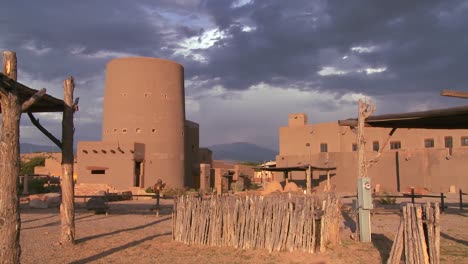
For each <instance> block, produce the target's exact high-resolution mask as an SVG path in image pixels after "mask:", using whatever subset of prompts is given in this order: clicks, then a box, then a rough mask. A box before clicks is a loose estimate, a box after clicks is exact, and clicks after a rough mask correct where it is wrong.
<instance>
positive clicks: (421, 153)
mask: <svg viewBox="0 0 468 264" xmlns="http://www.w3.org/2000/svg"><path fill="white" fill-rule="evenodd" d="M390 130H391V129H390V128H372V127H366V128H365V139H366V141H367V144H366V156H367V159H368V160H369V159H372V158H374V157H375V156H376V155H377V152H378V151H379V149H380V148H381V147H383V145H384V143H385V141H386V140H387V137H388V134H389V132H390ZM279 147H280V149H279V155H278V156H277V157H276V163H277V167H293V166H299V165H305V164H309V163H310V164H311V165H312V166H317V167H330V168H331V167H336V170H335V171H334V173H333V174H332V175H331V183H332V185H334V186H335V187H336V190H337V191H345V192H355V191H356V190H355V189H356V179H357V164H358V156H357V142H356V132H355V130H354V129H353V128H351V127H349V126H347V127H346V126H345V127H340V126H339V125H338V123H337V122H331V123H321V124H308V122H307V115H306V114H304V113H298V114H290V115H289V122H288V126H285V127H281V128H280V129H279ZM467 161H468V130H466V129H459V130H458V129H457V130H454V129H453V130H449V129H446V130H444V129H405V128H399V129H397V130H396V132H395V133H394V134H393V136H392V137H391V138H390V140H389V142H388V144H387V145H386V146H385V147H384V149H383V152H382V155H381V157H380V159H379V161H378V162H377V163H375V165H373V166H372V167H371V168H370V170H369V176H370V177H371V179H372V185H373V187H374V189H377V190H379V189H380V191H387V192H397V191H398V192H400V191H401V192H406V191H407V190H408V188H411V187H415V188H425V189H427V190H428V191H429V192H434V193H438V192H448V191H454V190H456V189H458V188H462V189H468V179H467V178H466V172H467V171H468V162H467ZM277 175H278V176H280V177H277V179H275V180H277V181H282V180H284V179H283V178H281V177H282V176H281V175H280V174H275V177H276V176H277ZM288 177H289V178H290V179H293V180H303V179H304V178H305V175H304V173H303V172H292V173H291V174H290V175H288ZM312 177H313V180H312V183H313V185H314V187H315V188H316V189H318V190H321V189H323V188H324V184H325V178H326V175H323V174H321V173H320V172H314V173H313V175H312ZM303 186H305V185H303Z"/></svg>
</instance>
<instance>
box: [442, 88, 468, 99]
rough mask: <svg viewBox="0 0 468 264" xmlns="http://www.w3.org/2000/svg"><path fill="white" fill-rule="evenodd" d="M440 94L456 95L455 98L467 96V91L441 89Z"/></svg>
mask: <svg viewBox="0 0 468 264" xmlns="http://www.w3.org/2000/svg"><path fill="white" fill-rule="evenodd" d="M440 95H442V96H449V97H457V98H465V99H467V98H468V92H463V91H454V90H442V91H441V92H440Z"/></svg>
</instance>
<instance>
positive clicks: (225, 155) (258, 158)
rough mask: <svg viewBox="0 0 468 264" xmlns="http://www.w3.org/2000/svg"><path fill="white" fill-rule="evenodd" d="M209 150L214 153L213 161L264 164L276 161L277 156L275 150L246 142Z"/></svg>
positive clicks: (214, 147)
mask: <svg viewBox="0 0 468 264" xmlns="http://www.w3.org/2000/svg"><path fill="white" fill-rule="evenodd" d="M208 148H209V149H211V151H213V159H215V160H235V161H252V162H262V161H269V160H274V159H275V156H276V155H277V152H276V151H274V150H271V149H267V148H263V147H260V146H257V145H255V144H250V143H246V142H238V143H231V144H218V145H213V146H210V147H208Z"/></svg>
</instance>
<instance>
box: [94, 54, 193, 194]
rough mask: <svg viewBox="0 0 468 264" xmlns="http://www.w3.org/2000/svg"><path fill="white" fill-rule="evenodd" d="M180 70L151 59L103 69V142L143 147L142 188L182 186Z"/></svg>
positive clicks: (111, 64) (124, 60)
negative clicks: (159, 183)
mask: <svg viewBox="0 0 468 264" xmlns="http://www.w3.org/2000/svg"><path fill="white" fill-rule="evenodd" d="M184 120H185V102H184V69H183V67H182V65H180V64H178V63H175V62H172V61H168V60H162V59H156V58H143V57H135V58H120V59H115V60H112V61H110V62H109V63H108V65H107V71H106V86H105V94H104V110H103V131H102V140H103V141H104V142H110V141H112V142H123V143H125V142H138V143H143V144H145V152H146V153H145V161H144V164H145V165H144V166H145V167H144V170H145V172H144V174H145V175H144V177H145V187H146V186H151V185H153V184H154V183H155V182H156V180H157V179H162V180H163V181H164V182H166V183H167V185H168V186H171V187H183V186H184Z"/></svg>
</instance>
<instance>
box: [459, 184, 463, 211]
mask: <svg viewBox="0 0 468 264" xmlns="http://www.w3.org/2000/svg"><path fill="white" fill-rule="evenodd" d="M458 192H459V194H460V210H463V192H462V189H460V190H458Z"/></svg>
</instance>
